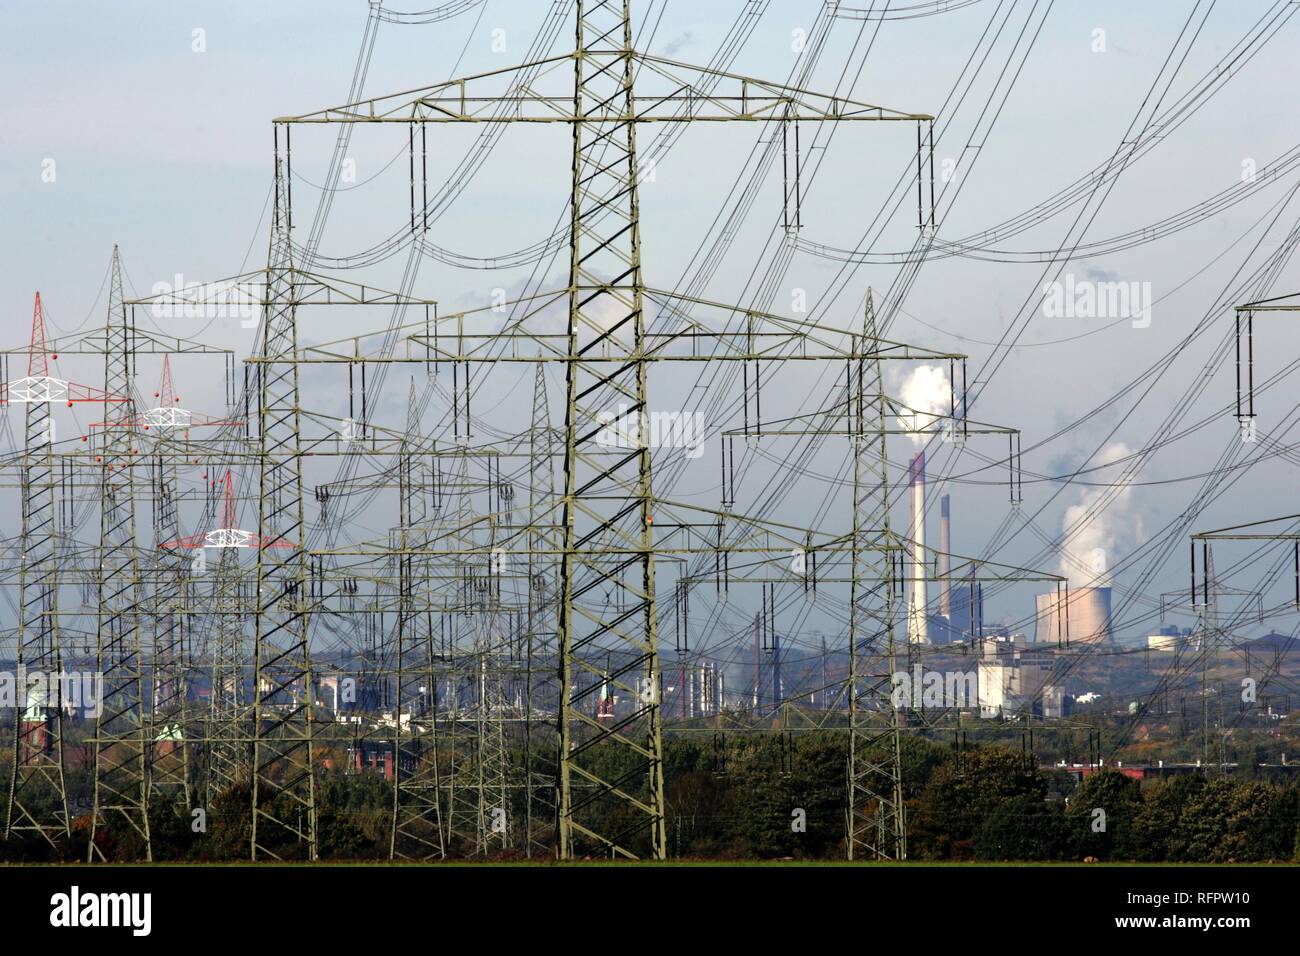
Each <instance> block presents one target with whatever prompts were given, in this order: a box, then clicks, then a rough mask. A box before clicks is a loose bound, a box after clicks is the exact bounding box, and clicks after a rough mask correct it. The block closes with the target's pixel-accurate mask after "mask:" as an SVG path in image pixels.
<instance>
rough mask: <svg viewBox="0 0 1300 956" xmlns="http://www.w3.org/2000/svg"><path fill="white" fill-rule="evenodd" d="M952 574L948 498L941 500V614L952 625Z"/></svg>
mask: <svg viewBox="0 0 1300 956" xmlns="http://www.w3.org/2000/svg"><path fill="white" fill-rule="evenodd" d="M951 573H952V518H951V516H950V512H949V510H948V496H947V495H944V496H943V497H942V498H940V499H939V613H940V614H942V615H943V616H944V617H945V618H947V619H948V622H949V623H952V588H951V587H950V586H949V583H948V575H949V574H951Z"/></svg>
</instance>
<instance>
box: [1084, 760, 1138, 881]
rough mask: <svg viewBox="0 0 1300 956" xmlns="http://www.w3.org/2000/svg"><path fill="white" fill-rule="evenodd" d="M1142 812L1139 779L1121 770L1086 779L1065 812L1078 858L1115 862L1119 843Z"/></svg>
mask: <svg viewBox="0 0 1300 956" xmlns="http://www.w3.org/2000/svg"><path fill="white" fill-rule="evenodd" d="M1141 810H1142V791H1141V788H1140V787H1139V785H1138V782H1137V781H1136V780H1133V779H1131V778H1129V777H1126V776H1124V774H1122V773H1120V772H1119V771H1118V770H1102V771H1099V772H1098V773H1094V774H1091V775H1090V776H1088V777H1085V778H1084V780H1083V782H1082V783H1080V784H1079V786H1078V788H1077V789H1076V790H1075V791H1074V793H1073V794H1072V795H1071V796H1070V799H1069V803H1068V806H1067V809H1066V812H1065V822H1066V825H1067V826H1068V829H1069V835H1070V842H1071V845H1072V847H1073V848H1074V852H1075V855H1076V856H1077V857H1079V858H1083V857H1089V856H1093V857H1096V858H1097V859H1099V860H1110V859H1114V858H1115V847H1116V844H1117V843H1118V842H1119V841H1120V840H1121V839H1122V836H1123V834H1125V833H1126V832H1127V831H1129V830H1131V829H1132V827H1133V821H1134V820H1135V819H1136V818H1137V816H1138V815H1139V814H1140V812H1141Z"/></svg>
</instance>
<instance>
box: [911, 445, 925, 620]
mask: <svg viewBox="0 0 1300 956" xmlns="http://www.w3.org/2000/svg"><path fill="white" fill-rule="evenodd" d="M910 479H911V486H912V535H911V537H912V599H911V602H910V603H909V605H908V608H907V639H908V641H909V642H911V643H913V644H929V643H930V629H929V626H928V624H927V621H926V596H925V578H926V570H927V568H926V564H925V452H924V451H918V452H917V453H916V457H915V458H913V459H912V468H911V475H910Z"/></svg>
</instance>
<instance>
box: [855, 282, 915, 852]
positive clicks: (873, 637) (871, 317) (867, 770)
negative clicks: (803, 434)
mask: <svg viewBox="0 0 1300 956" xmlns="http://www.w3.org/2000/svg"><path fill="white" fill-rule="evenodd" d="M878 342H879V333H878V330H877V328H876V312H875V304H874V302H873V300H872V296H871V292H870V291H868V293H867V306H866V315H865V319H864V323H863V332H862V342H861V345H860V347H859V348H858V349H857V350H856V351H858V352H860V353H862V357H860V358H858V359H857V361H856V362H854V365H855V366H856V367H855V368H853V369H852V373H853V385H852V387H851V388H850V394H849V413H850V416H851V419H850V421H851V427H852V429H853V542H852V549H851V558H852V562H853V568H852V584H851V588H852V590H851V594H850V599H849V687H848V694H849V771H848V776H849V779H848V788H849V809H848V834H847V836H848V839H847V841H846V849H847V853H848V858H849V859H850V860H852V859H855V858H857V856H858V855H859V854H863V855H866V856H869V857H877V858H882V859H896V860H903V859H906V858H907V828H906V822H905V819H904V813H903V781H902V765H901V759H900V754H899V719H900V715H899V713H898V711H897V709H896V708H895V707H894V704H893V701H892V700H891V697H890V691H891V689H892V686H893V685H892V683H891V676H892V675H893V674H894V672H895V671H896V670H897V667H896V664H895V659H894V658H895V653H894V587H895V582H894V574H893V553H892V552H891V551H890V550H889V546H890V535H889V469H888V456H887V453H886V442H885V438H886V434H887V431H888V421H887V416H888V410H887V407H886V398H885V392H884V383H883V378H882V376H881V370H880V359H879V358H878V357H877V356H875V355H871V354H868V353H869V352H871V351H874V350H876V349H877V348H878V344H877V343H878Z"/></svg>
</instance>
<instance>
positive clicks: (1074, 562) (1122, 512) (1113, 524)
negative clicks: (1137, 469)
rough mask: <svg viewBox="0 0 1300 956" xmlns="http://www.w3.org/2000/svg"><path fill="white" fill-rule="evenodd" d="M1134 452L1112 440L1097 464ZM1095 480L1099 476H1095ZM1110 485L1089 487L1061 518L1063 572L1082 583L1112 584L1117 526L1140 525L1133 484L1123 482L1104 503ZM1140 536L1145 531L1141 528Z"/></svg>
mask: <svg viewBox="0 0 1300 956" xmlns="http://www.w3.org/2000/svg"><path fill="white" fill-rule="evenodd" d="M1131 454H1132V450H1131V449H1130V448H1129V447H1128V446H1127V445H1125V444H1124V443H1123V442H1112V443H1111V444H1109V445H1107V446H1106V447H1105V448H1103V449H1102V450H1101V454H1100V455H1098V457H1097V461H1096V464H1097V465H1101V466H1105V465H1111V464H1114V463H1115V462H1117V461H1120V460H1121V459H1124V458H1127V457H1128V456H1129V455H1131ZM1094 480H1095V479H1094ZM1113 487H1114V486H1113V485H1112V486H1111V487H1109V488H1104V487H1103V488H1085V489H1084V490H1083V491H1081V492H1080V493H1079V502H1078V504H1073V505H1070V507H1068V508H1066V509H1065V516H1064V518H1063V519H1062V521H1061V530H1062V531H1063V532H1064V538H1063V539H1062V541H1061V567H1060V571H1061V574H1063V575H1065V576H1066V577H1068V578H1070V580H1071V582H1072V583H1073V582H1078V581H1080V578H1081V577H1082V578H1083V579H1084V581H1085V582H1086V583H1088V584H1095V585H1096V586H1098V587H1108V586H1109V585H1110V570H1109V564H1108V561H1107V554H1108V553H1109V552H1110V551H1112V550H1113V549H1114V547H1115V543H1116V539H1117V532H1116V528H1117V527H1123V528H1125V529H1126V530H1129V531H1131V530H1134V529H1135V528H1137V524H1138V522H1137V521H1135V520H1134V519H1133V517H1132V516H1131V515H1130V508H1131V505H1132V501H1131V499H1132V494H1133V487H1132V485H1131V484H1130V483H1129V482H1128V481H1126V480H1125V481H1122V482H1121V483H1120V487H1119V490H1118V491H1116V492H1114V494H1112V495H1111V496H1110V498H1109V502H1108V503H1107V504H1105V506H1104V508H1103V507H1102V506H1101V505H1102V499H1103V498H1105V497H1106V495H1107V492H1109V491H1111V490H1112V489H1113ZM1137 533H1138V535H1139V536H1140V534H1141V531H1140V529H1137Z"/></svg>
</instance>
